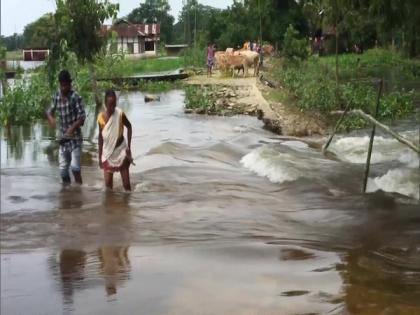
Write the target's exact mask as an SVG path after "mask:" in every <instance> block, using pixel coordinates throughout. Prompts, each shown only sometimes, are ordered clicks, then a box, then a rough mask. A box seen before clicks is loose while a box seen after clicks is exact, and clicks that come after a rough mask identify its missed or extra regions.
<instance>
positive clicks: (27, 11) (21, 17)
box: [0, 0, 233, 36]
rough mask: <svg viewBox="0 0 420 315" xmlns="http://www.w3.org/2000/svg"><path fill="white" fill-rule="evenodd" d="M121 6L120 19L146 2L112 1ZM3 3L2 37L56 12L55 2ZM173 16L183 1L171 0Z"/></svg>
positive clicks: (221, 1)
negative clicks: (49, 13) (48, 13)
mask: <svg viewBox="0 0 420 315" xmlns="http://www.w3.org/2000/svg"><path fill="white" fill-rule="evenodd" d="M111 2H113V3H119V4H120V12H119V14H118V16H119V17H121V16H125V15H127V14H128V13H130V12H131V10H132V9H134V8H136V7H138V6H139V4H140V2H144V0H119V1H118V0H111ZM198 2H199V3H201V4H205V5H211V6H213V7H216V8H226V7H227V6H228V5H230V4H232V2H233V1H232V0H198ZM0 3H1V35H4V36H9V35H12V34H13V33H15V32H16V33H22V32H23V28H24V27H25V25H26V24H28V23H31V22H33V21H35V20H36V19H38V18H39V17H40V16H42V15H43V14H45V13H47V12H54V11H55V0H0ZM169 4H170V6H171V14H172V15H173V16H174V17H175V19H177V17H178V14H179V11H180V10H181V8H182V0H169Z"/></svg>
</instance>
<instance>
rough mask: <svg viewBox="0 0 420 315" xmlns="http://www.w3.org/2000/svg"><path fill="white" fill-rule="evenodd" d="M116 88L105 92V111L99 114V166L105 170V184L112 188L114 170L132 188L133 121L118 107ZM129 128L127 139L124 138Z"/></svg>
mask: <svg viewBox="0 0 420 315" xmlns="http://www.w3.org/2000/svg"><path fill="white" fill-rule="evenodd" d="M116 105H117V96H116V94H115V91H114V90H107V91H106V93H105V111H104V112H102V113H100V114H99V116H98V125H99V139H98V145H99V167H100V168H101V169H103V170H104V179H105V186H106V187H107V188H109V189H112V186H113V175H114V172H120V174H121V179H122V182H123V186H124V189H125V190H127V191H128V190H131V185H130V173H129V170H128V169H129V167H130V164H131V163H132V161H133V159H132V157H131V135H132V130H131V123H130V121H129V120H128V119H127V117H126V115H125V114H124V112H123V111H122V110H121V109H120V108H118V107H116ZM124 126H125V127H126V128H127V141H126V140H125V138H124Z"/></svg>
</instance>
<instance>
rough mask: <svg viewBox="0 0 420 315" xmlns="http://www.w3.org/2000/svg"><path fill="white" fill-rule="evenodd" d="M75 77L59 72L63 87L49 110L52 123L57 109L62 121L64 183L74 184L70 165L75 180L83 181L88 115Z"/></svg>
mask: <svg viewBox="0 0 420 315" xmlns="http://www.w3.org/2000/svg"><path fill="white" fill-rule="evenodd" d="M71 81H72V80H71V76H70V73H69V72H68V71H67V70H62V71H61V72H60V73H59V75H58V82H59V83H60V90H59V91H57V92H56V94H55V95H54V97H53V103H52V105H51V108H50V109H49V110H48V111H47V118H48V123H49V124H50V126H51V127H52V128H55V127H56V123H55V118H54V116H55V113H56V112H57V114H58V117H59V123H60V125H59V126H60V137H61V138H60V149H59V156H58V163H59V167H60V175H61V179H62V182H63V184H66V185H67V184H70V182H71V180H70V173H69V167H71V170H72V173H73V176H74V180H75V182H76V183H78V184H82V174H81V166H80V156H81V151H82V142H83V138H82V131H81V129H80V126H82V125H83V123H84V121H85V118H86V114H85V109H84V106H83V103H82V98H81V97H80V96H79V94H77V93H76V92H75V91H73V89H72V86H71Z"/></svg>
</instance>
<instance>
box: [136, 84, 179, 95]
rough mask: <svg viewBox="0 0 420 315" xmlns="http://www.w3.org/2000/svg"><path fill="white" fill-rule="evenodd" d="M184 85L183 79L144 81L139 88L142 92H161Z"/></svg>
mask: <svg viewBox="0 0 420 315" xmlns="http://www.w3.org/2000/svg"><path fill="white" fill-rule="evenodd" d="M182 87H183V84H182V82H181V81H142V82H140V84H139V89H140V91H142V92H150V93H159V92H166V91H169V90H174V89H180V88H182Z"/></svg>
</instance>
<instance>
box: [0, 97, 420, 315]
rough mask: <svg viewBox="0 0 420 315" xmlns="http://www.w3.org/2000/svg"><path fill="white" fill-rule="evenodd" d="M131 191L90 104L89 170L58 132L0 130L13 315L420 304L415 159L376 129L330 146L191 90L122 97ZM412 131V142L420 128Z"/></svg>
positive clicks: (302, 310)
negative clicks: (62, 153) (71, 161)
mask: <svg viewBox="0 0 420 315" xmlns="http://www.w3.org/2000/svg"><path fill="white" fill-rule="evenodd" d="M119 105H120V107H121V108H123V109H124V111H125V112H126V114H127V116H128V118H129V119H130V120H131V123H132V125H133V143H132V151H133V155H134V157H135V162H136V166H134V167H132V168H131V175H132V186H133V187H134V189H133V192H131V193H124V192H123V191H122V187H121V181H120V179H119V176H115V179H116V181H115V184H114V186H115V191H114V192H106V191H105V190H104V189H103V179H102V172H101V170H100V169H99V167H98V164H97V160H98V157H97V130H96V129H97V128H96V126H95V117H94V114H93V113H92V114H89V115H88V121H87V123H86V125H85V126H84V135H85V137H86V141H85V142H84V147H83V156H82V164H83V171H82V172H83V173H82V175H83V179H84V184H83V185H82V186H81V187H77V186H76V185H74V186H71V187H68V188H65V189H63V188H62V187H61V185H60V184H59V173H58V161H57V155H58V153H57V150H58V146H57V144H56V142H55V140H54V138H55V133H54V131H51V130H49V129H48V128H47V126H46V125H42V124H38V125H35V126H31V127H29V128H27V127H21V128H16V129H12V130H10V132H6V131H4V130H3V131H2V132H3V133H2V138H1V147H0V149H1V229H0V236H1V254H2V255H1V314H61V313H63V314H419V313H420V211H419V190H418V189H419V188H418V187H419V171H418V170H419V157H418V156H417V155H416V154H414V153H412V152H411V151H409V150H407V149H406V148H405V147H404V146H402V145H400V144H399V143H397V142H396V141H394V140H392V139H389V138H386V137H385V136H384V135H381V134H379V135H378V137H377V138H375V144H374V154H373V156H372V163H373V164H372V168H371V178H370V180H369V183H368V189H369V193H368V194H362V193H361V187H362V181H363V170H364V161H365V157H366V150H367V145H368V137H367V134H368V133H365V132H357V133H354V134H351V135H346V136H340V137H337V139H335V141H334V143H333V144H332V147H331V150H332V151H333V153H334V157H329V158H326V157H324V156H323V155H322V153H321V152H320V150H319V149H317V148H313V147H311V146H309V145H308V144H307V143H306V142H305V141H302V142H301V141H287V140H285V139H284V138H282V137H279V136H275V135H273V134H271V133H269V132H267V131H264V130H263V129H262V128H261V126H262V123H261V122H260V121H258V120H257V119H255V118H252V117H247V116H237V117H231V118H224V117H205V116H194V115H192V116H188V115H185V114H184V112H183V107H184V94H183V91H179V90H175V91H171V92H168V93H163V94H162V95H161V101H160V102H150V103H144V95H143V94H142V93H139V92H136V93H134V92H132V93H127V94H123V95H121V97H120V98H119ZM400 131H402V133H403V134H404V135H405V136H407V137H408V138H410V139H412V140H413V141H417V143H418V138H419V133H418V129H417V130H416V127H413V125H412V124H411V125H409V126H407V127H404V129H403V130H400Z"/></svg>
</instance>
